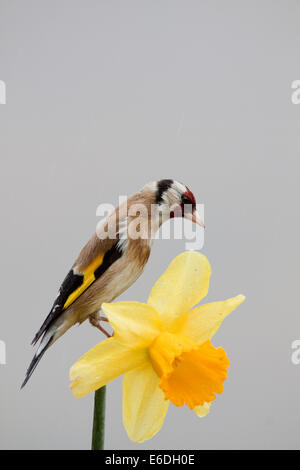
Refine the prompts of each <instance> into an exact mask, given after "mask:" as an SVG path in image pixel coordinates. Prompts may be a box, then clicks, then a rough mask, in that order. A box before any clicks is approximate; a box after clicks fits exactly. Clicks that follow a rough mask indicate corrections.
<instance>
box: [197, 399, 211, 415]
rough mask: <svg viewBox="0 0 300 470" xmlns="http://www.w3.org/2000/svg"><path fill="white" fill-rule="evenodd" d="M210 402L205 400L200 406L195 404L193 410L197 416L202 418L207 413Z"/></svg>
mask: <svg viewBox="0 0 300 470" xmlns="http://www.w3.org/2000/svg"><path fill="white" fill-rule="evenodd" d="M209 410H210V403H207V402H205V403H204V404H203V405H202V406H195V408H194V410H193V411H195V413H196V415H197V416H199V418H204V416H206V415H207V414H208V413H209Z"/></svg>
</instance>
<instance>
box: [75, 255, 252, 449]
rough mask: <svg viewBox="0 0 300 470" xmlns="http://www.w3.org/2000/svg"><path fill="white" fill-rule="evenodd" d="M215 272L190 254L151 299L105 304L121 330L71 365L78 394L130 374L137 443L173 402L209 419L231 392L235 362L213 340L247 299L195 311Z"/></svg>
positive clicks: (127, 391)
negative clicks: (226, 385) (220, 396)
mask: <svg viewBox="0 0 300 470" xmlns="http://www.w3.org/2000/svg"><path fill="white" fill-rule="evenodd" d="M210 275H211V268H210V264H209V262H208V260H207V258H206V257H205V256H204V255H203V254H201V253H199V252H195V251H188V252H185V253H182V254H181V255H179V256H177V257H176V258H175V259H174V260H173V261H172V263H171V264H170V266H169V268H168V269H167V270H166V272H165V273H164V274H163V275H162V276H161V277H160V279H158V281H157V282H156V284H155V285H154V287H153V288H152V290H151V293H150V296H149V299H148V303H147V304H143V303H139V302H116V303H105V304H103V305H102V310H103V312H104V313H105V314H106V315H107V317H108V320H109V322H110V324H111V325H112V327H113V329H114V335H113V337H111V338H109V339H106V340H105V341H103V342H101V343H100V344H98V345H97V346H95V347H94V348H92V349H91V350H90V351H89V352H87V353H86V354H85V355H84V356H83V357H82V358H81V359H79V361H78V362H76V363H75V364H74V365H73V367H72V368H71V371H70V379H71V380H72V381H73V383H72V384H71V388H72V391H73V393H74V395H75V396H76V397H82V396H84V395H86V394H88V393H90V392H93V391H94V390H97V389H99V388H100V387H102V386H104V385H106V384H107V383H109V382H111V381H112V380H114V379H115V378H117V377H119V376H120V375H122V374H124V381H123V421H124V426H125V428H126V431H127V433H128V436H129V438H130V439H131V440H132V441H135V442H143V441H145V440H146V439H150V438H151V437H152V436H153V435H154V434H156V433H157V432H158V431H159V429H160V428H161V426H162V424H163V422H164V419H165V416H166V413H167V409H168V406H169V403H170V402H172V403H173V404H174V405H176V406H183V405H185V404H186V405H187V406H188V407H189V408H190V409H192V410H194V412H195V413H196V414H197V415H198V416H200V417H203V416H205V415H206V414H207V413H208V412H209V407H210V403H211V402H212V401H213V400H214V399H215V397H216V395H215V394H216V393H222V391H223V382H224V380H225V379H226V374H227V368H228V366H229V360H228V358H227V356H226V354H225V351H224V350H223V349H222V348H215V347H214V346H213V345H212V344H211V342H210V339H211V338H212V336H213V335H214V334H215V333H216V331H217V330H218V328H219V327H220V325H221V323H222V321H223V320H224V318H225V317H226V316H227V315H228V314H229V313H230V312H232V310H234V309H235V308H236V307H237V306H238V305H240V304H241V303H242V302H243V300H244V296H242V295H238V296H237V297H233V298H231V299H228V300H225V301H223V302H214V303H209V304H206V305H201V306H198V307H195V308H193V309H192V307H194V305H196V304H197V303H198V302H200V300H201V299H202V298H203V297H204V296H205V295H206V294H207V291H208V287H209V278H210Z"/></svg>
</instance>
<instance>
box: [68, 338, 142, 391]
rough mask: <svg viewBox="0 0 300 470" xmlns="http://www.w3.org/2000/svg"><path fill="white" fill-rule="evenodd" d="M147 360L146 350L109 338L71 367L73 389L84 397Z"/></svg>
mask: <svg viewBox="0 0 300 470" xmlns="http://www.w3.org/2000/svg"><path fill="white" fill-rule="evenodd" d="M145 361H147V353H146V351H145V350H139V351H132V350H130V349H129V348H127V347H125V346H122V345H121V344H119V343H118V342H117V341H116V340H115V339H114V338H109V339H106V340H104V341H102V343H100V344H98V345H97V346H95V347H94V348H92V349H90V351H88V352H87V353H86V354H84V356H82V357H81V358H80V359H79V360H78V361H77V362H75V364H74V365H73V366H72V367H71V369H70V380H73V381H74V382H73V383H72V384H71V389H72V391H73V394H74V395H75V397H77V398H79V397H83V396H84V395H87V394H88V393H91V392H93V391H95V390H98V388H100V387H103V385H106V384H107V383H108V382H111V381H112V380H114V379H116V378H117V377H119V376H120V375H122V374H124V372H127V371H129V370H131V369H134V368H135V367H138V366H140V365H141V364H143V363H144V362H145Z"/></svg>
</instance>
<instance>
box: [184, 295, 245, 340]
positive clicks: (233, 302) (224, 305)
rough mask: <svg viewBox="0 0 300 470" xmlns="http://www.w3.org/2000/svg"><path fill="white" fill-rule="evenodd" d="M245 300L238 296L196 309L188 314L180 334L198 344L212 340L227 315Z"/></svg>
mask: <svg viewBox="0 0 300 470" xmlns="http://www.w3.org/2000/svg"><path fill="white" fill-rule="evenodd" d="M244 300H245V297H244V296H243V295H238V296H237V297H233V298H231V299H227V300H225V301H223V302H212V303H210V304H205V305H200V306H199V307H195V308H194V309H193V310H191V311H190V312H188V314H187V316H186V320H185V322H184V323H183V325H182V329H181V330H180V333H181V334H183V335H185V336H188V337H189V338H190V339H192V340H193V341H195V342H196V343H198V344H199V343H203V342H204V341H206V340H207V339H211V338H212V336H213V335H214V334H215V333H216V332H217V330H218V329H219V327H220V326H221V324H222V321H223V320H224V319H225V318H226V317H227V315H229V314H230V313H231V312H232V311H233V310H234V309H235V308H237V307H238V306H239V305H240V304H241V303H242V302H243V301H244Z"/></svg>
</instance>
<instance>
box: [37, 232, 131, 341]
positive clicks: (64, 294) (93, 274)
mask: <svg viewBox="0 0 300 470" xmlns="http://www.w3.org/2000/svg"><path fill="white" fill-rule="evenodd" d="M119 241H120V240H119V239H109V238H107V239H105V240H101V239H99V238H98V237H97V235H96V234H95V235H94V236H93V237H92V238H91V239H90V241H89V242H88V243H87V244H86V245H85V247H84V248H83V249H82V250H81V252H80V254H79V256H78V258H77V260H76V261H75V263H74V265H73V267H72V269H71V270H70V271H69V273H68V274H67V276H66V277H65V279H64V281H63V283H62V285H61V286H60V289H59V293H58V296H57V297H56V299H55V301H54V304H53V306H52V308H51V310H50V313H49V315H48V316H47V318H46V320H45V321H44V323H43V324H42V326H41V328H40V329H39V331H38V332H37V334H36V335H35V337H34V339H33V341H32V344H36V342H37V341H38V340H39V339H40V338H41V336H42V335H43V334H44V333H45V331H46V330H47V329H48V327H49V325H50V324H51V323H52V322H53V321H54V320H56V319H57V318H58V317H59V316H60V315H61V314H62V313H63V312H64V311H65V310H66V309H67V308H68V307H69V306H70V305H71V304H72V303H73V302H75V300H76V299H78V297H80V296H81V294H82V293H83V292H85V291H86V289H88V287H89V286H90V285H91V284H92V283H93V282H94V281H95V280H96V279H99V277H100V276H101V275H102V274H103V273H104V272H105V271H106V270H107V269H108V268H109V267H110V266H111V265H112V264H113V263H114V262H115V261H116V260H117V259H119V258H120V257H121V256H122V255H123V251H122V249H121V247H120V244H119Z"/></svg>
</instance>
